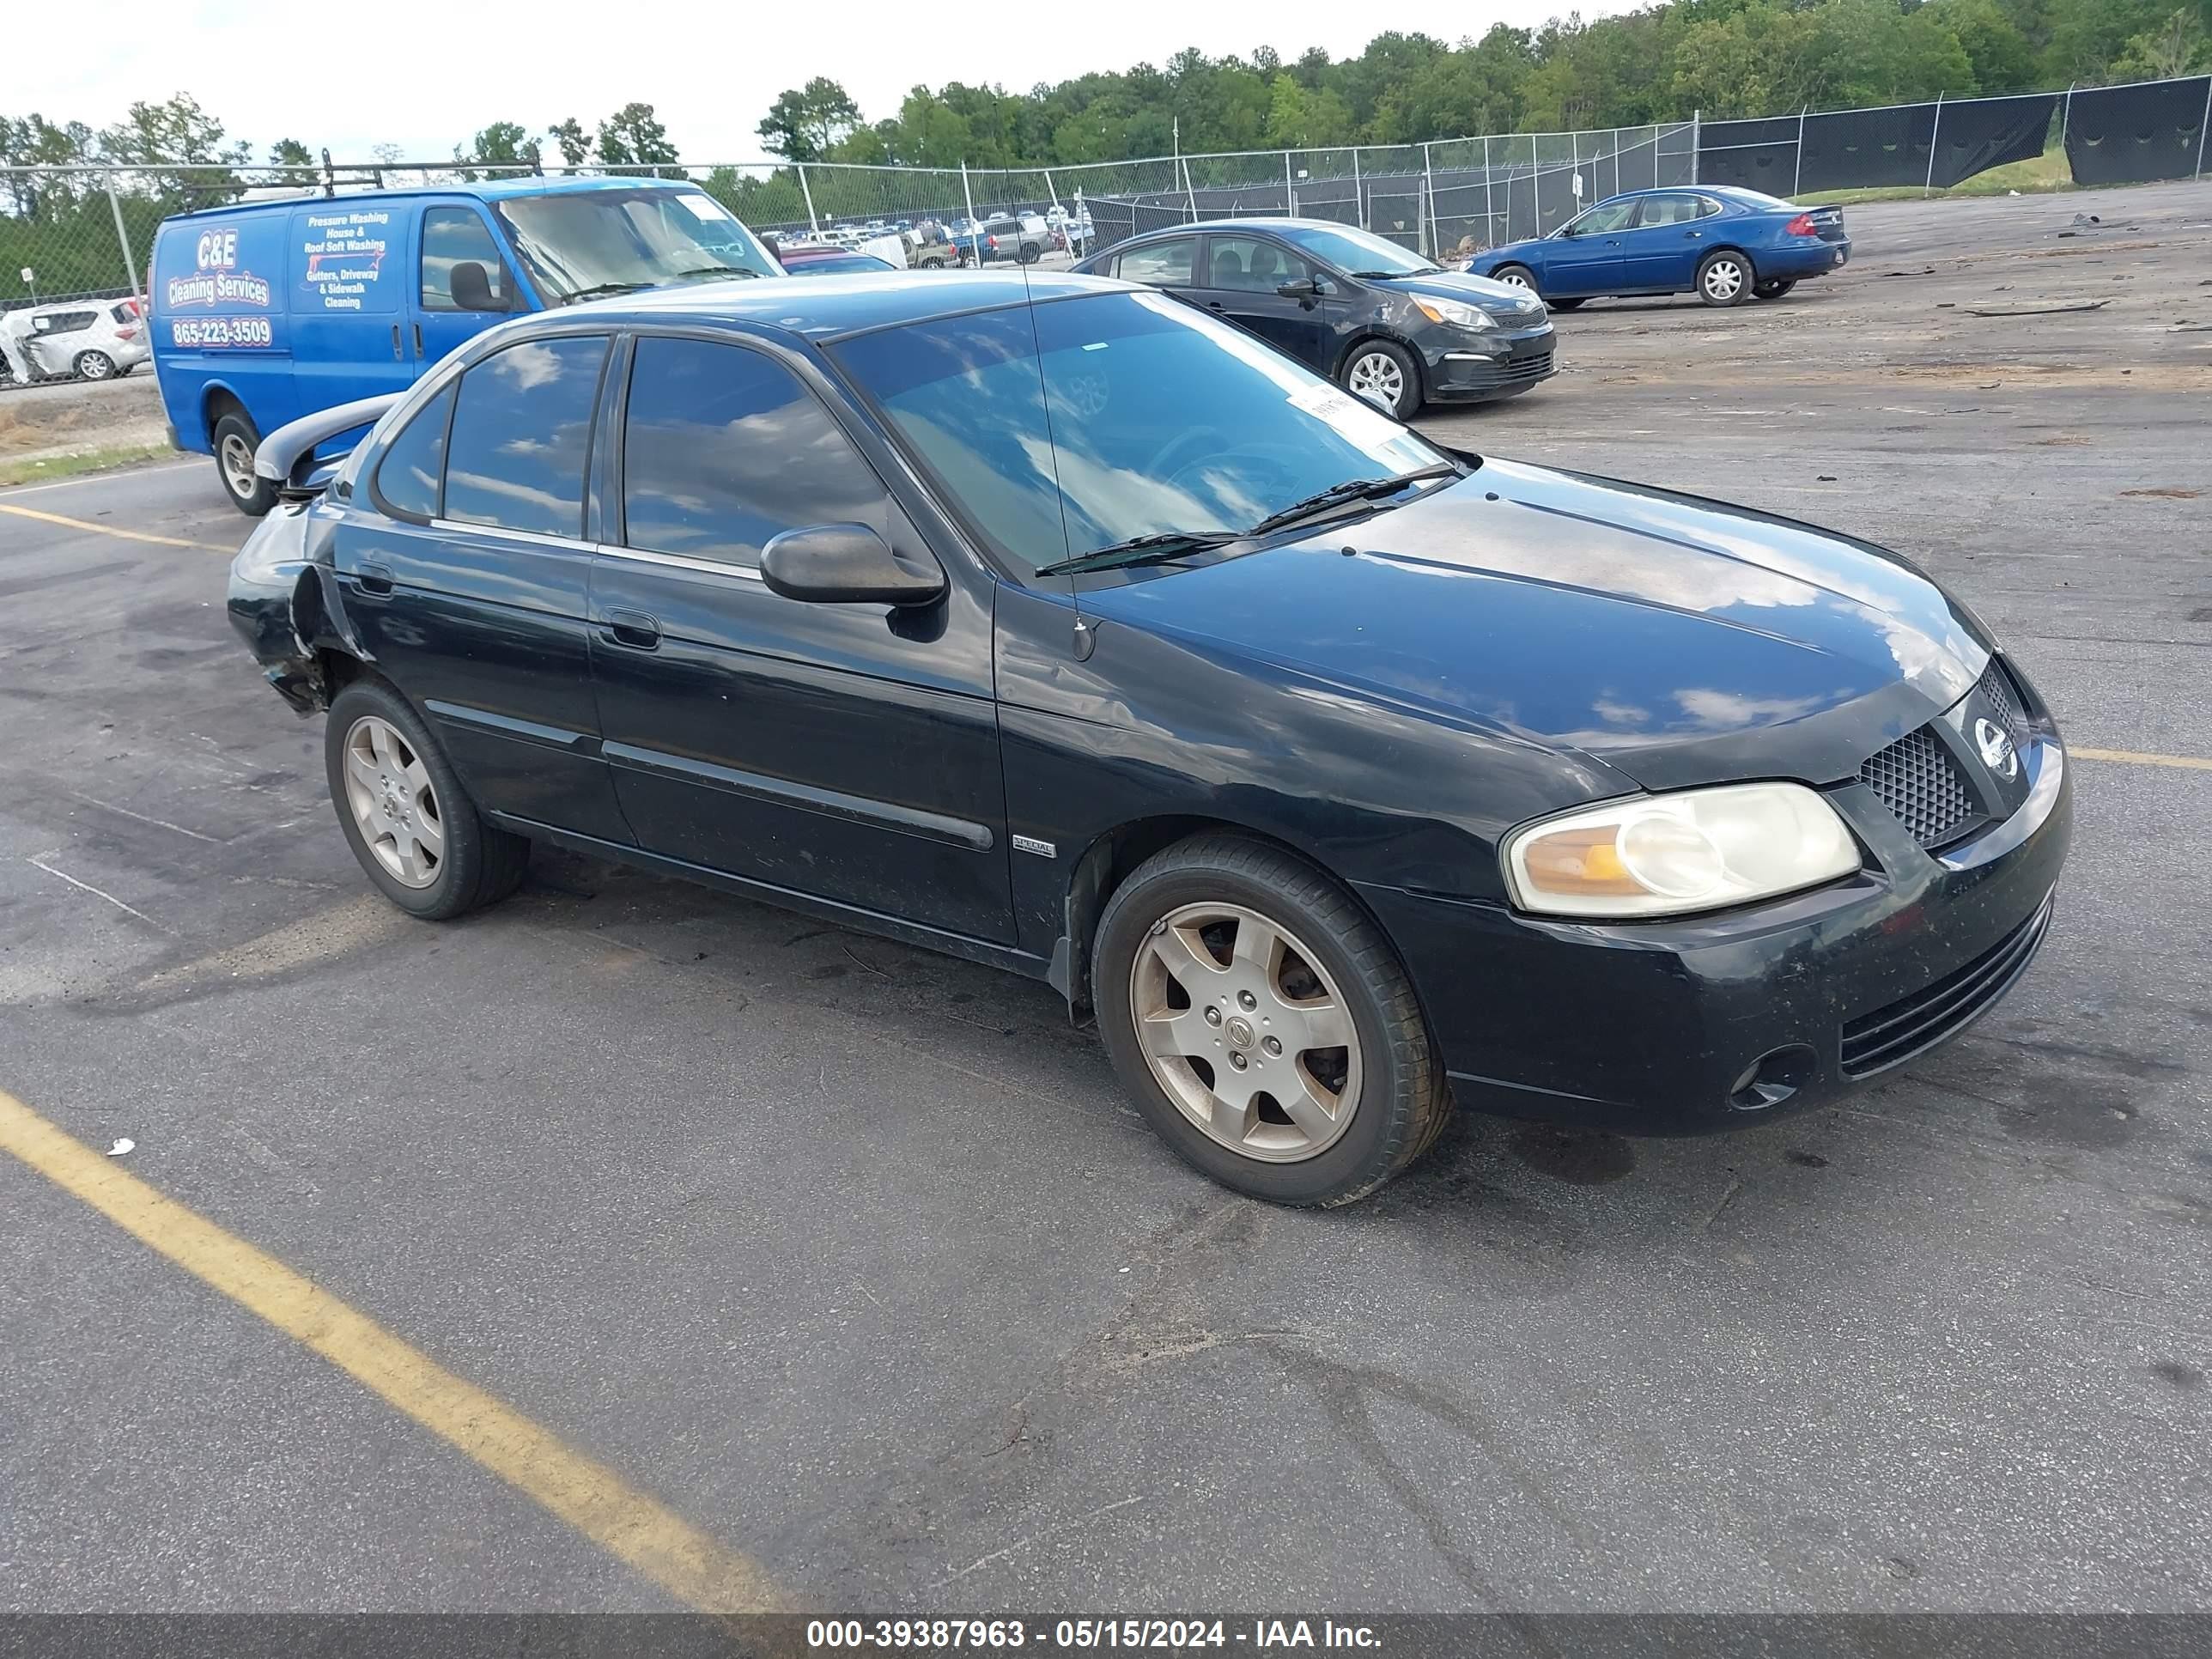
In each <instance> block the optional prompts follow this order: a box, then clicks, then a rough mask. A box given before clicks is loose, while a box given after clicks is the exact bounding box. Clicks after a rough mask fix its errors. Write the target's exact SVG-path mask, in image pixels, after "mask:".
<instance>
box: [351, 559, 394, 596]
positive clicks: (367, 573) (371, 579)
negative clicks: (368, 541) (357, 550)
mask: <svg viewBox="0 0 2212 1659" xmlns="http://www.w3.org/2000/svg"><path fill="white" fill-rule="evenodd" d="M359 574H360V576H361V591H362V592H364V593H389V592H391V591H392V567H391V566H390V565H388V564H374V563H371V564H364V565H363V566H362V568H361V570H360V573H359Z"/></svg>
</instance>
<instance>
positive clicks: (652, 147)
mask: <svg viewBox="0 0 2212 1659" xmlns="http://www.w3.org/2000/svg"><path fill="white" fill-rule="evenodd" d="M676 159H677V157H676V146H675V145H673V144H671V143H669V142H668V133H667V131H666V129H665V128H664V127H662V125H660V123H659V121H657V120H655V119H654V118H653V106H652V105H650V104H624V105H623V106H622V107H621V108H620V109H618V110H617V111H616V112H614V113H613V114H612V115H610V116H609V117H607V118H606V119H605V120H604V121H602V122H600V123H599V160H600V161H602V162H603V163H605V165H606V166H608V167H655V166H665V165H667V164H668V163H670V162H672V161H675V160H676Z"/></svg>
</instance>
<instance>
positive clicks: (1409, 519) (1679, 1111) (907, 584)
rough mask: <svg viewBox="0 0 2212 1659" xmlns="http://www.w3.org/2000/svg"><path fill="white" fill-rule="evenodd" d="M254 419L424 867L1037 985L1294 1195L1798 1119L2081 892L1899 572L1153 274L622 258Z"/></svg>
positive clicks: (2033, 944)
mask: <svg viewBox="0 0 2212 1659" xmlns="http://www.w3.org/2000/svg"><path fill="white" fill-rule="evenodd" d="M802 289H803V292H802ZM387 404H388V406H387ZM368 416H378V418H377V419H376V424H375V428H374V431H373V432H372V433H371V434H370V435H369V436H368V438H367V439H366V441H363V442H362V443H361V444H360V445H359V446H358V447H356V448H355V449H354V450H353V452H352V453H351V454H350V455H349V456H348V457H347V458H346V459H344V460H343V462H342V463H341V464H339V465H337V466H336V467H335V469H331V468H330V467H328V466H325V467H323V468H322V469H321V470H320V471H318V470H317V464H316V463H315V462H314V461H313V459H311V458H309V459H302V457H308V456H309V455H310V447H311V446H312V444H313V443H314V442H316V441H321V440H327V439H330V438H331V437H333V436H335V435H336V434H337V430H338V428H337V426H336V425H333V422H338V423H344V422H360V421H361V420H362V419H364V418H366V417H368ZM259 459H260V463H261V465H262V467H263V469H264V473H265V474H266V475H267V476H270V477H283V478H284V479H285V480H286V483H287V491H288V494H289V496H290V497H291V498H292V500H291V501H290V503H289V505H288V506H287V507H285V508H284V510H283V511H280V512H278V513H275V514H273V515H272V516H271V517H270V518H269V519H268V520H266V521H264V523H263V525H262V526H260V527H259V528H258V530H257V531H256V532H255V533H254V536H253V538H252V541H251V542H249V543H248V544H247V545H246V548H245V550H243V551H242V552H241V553H240V555H239V556H238V559H237V561H236V562H235V564H234V567H233V571H232V586H231V597H230V609H231V615H232V617H233V619H234V622H235V623H236V624H237V625H238V627H239V628H240V629H241V631H242V632H243V633H244V634H245V635H246V638H247V640H248V641H250V642H251V644H252V649H253V652H254V653H255V655H256V656H257V657H258V659H260V660H261V662H262V664H263V665H264V667H265V669H266V671H267V674H268V678H269V679H270V681H271V683H272V684H275V686H276V689H277V690H279V691H280V692H281V693H283V696H285V698H286V699H287V700H288V701H289V702H291V703H292V704H293V705H294V706H295V708H299V709H301V710H302V711H313V710H318V709H326V710H327V711H328V718H327V724H326V731H327V737H326V739H325V750H326V753H327V756H328V767H329V774H330V785H331V795H332V797H333V799H334V800H335V802H336V805H337V818H338V823H339V826H340V827H341V829H343V832H344V834H345V836H346V837H347V839H348V840H349V842H351V843H352V846H353V848H354V852H355V854H356V856H357V857H358V858H359V860H360V861H361V865H362V868H363V870H365V871H366V872H368V878H369V880H370V881H371V882H373V883H374V884H375V885H376V886H377V887H378V888H379V889H380V890H381V891H382V892H383V893H384V894H385V895H386V896H387V897H389V898H390V899H391V900H392V902H394V903H395V904H398V905H399V906H400V907H401V908H404V909H406V910H408V911H410V912H411V913H412V914H414V915H418V916H422V917H428V918H443V917H449V916H455V915H460V914H461V913H463V912H464V911H467V910H470V909H472V908H476V907H477V906H480V905H483V904H487V903H489V902H493V901H494V900H496V899H498V898H499V897H501V896H502V895H503V894H505V893H507V891H509V890H512V889H513V887H514V885H515V884H516V883H517V882H518V881H519V880H520V878H521V876H522V873H523V867H524V862H525V860H526V857H527V855H528V853H529V849H530V847H531V845H532V842H552V843H556V844H559V845H562V846H564V847H568V848H575V849H579V850H580V851H582V852H584V853H586V854H592V855H595V856H600V857H605V858H611V859H620V860H629V861H630V862H632V863H635V864H637V865H641V866H644V867H645V868H647V869H648V870H653V871H658V872H663V873H665V874H670V875H676V876H681V877H684V878H690V879H693V880H697V881H702V882H708V883H711V884H715V885H718V886H721V887H726V888H729V889H732V890H736V891H738V892H741V893H744V894H747V895H750V896H757V897H764V898H767V899H770V900H773V901H775V902H778V903H781V904H787V905H789V906H791V907H792V908H796V909H799V910H803V911H805V912H808V913H810V914H811V915H817V916H820V917H824V918H827V919H829V920H831V921H836V922H839V923H842V924H846V925H848V926H852V927H860V928H866V929H871V930H873V931H876V932H879V933H884V934H887V935H890V937H892V938H895V939H903V940H907V941H908V942H911V943H914V944H918V945H928V946H932V947H934V948H936V949H939V950H943V951H951V952H953V953H955V954H957V955H959V956H963V957H970V958H973V959H975V960H978V961H981V962H986V963H994V964H996V965H998V966H1000V967H1003V968H1006V969H1012V971H1014V972H1017V973H1022V974H1027V975H1033V976H1035V977H1036V978H1040V979H1043V980H1047V981H1049V982H1050V983H1051V984H1052V985H1053V987H1054V988H1055V989H1057V990H1058V991H1060V993H1061V994H1064V995H1065V996H1066V999H1067V1001H1068V1004H1069V1006H1070V1008H1071V1010H1072V1011H1073V1012H1077V1013H1079V1014H1081V1013H1086V1012H1087V1013H1091V1014H1095V1016H1096V1017H1097V1022H1098V1024H1099V1027H1100V1029H1101V1030H1102V1031H1103V1034H1104V1037H1105V1044H1106V1048H1107V1052H1108V1054H1109V1055H1110V1056H1111V1058H1112V1060H1113V1063H1114V1065H1115V1068H1116V1069H1117V1070H1118V1072H1119V1073H1121V1078H1122V1079H1123V1081H1124V1082H1125V1084H1126V1085H1127V1087H1128V1089H1129V1091H1131V1093H1132V1094H1133V1096H1134V1097H1135V1099H1136V1101H1137V1103H1139V1105H1140V1106H1141V1107H1142V1109H1143V1110H1144V1112H1145V1114H1146V1116H1147V1117H1148V1118H1149V1119H1150V1121H1152V1124H1153V1126H1154V1127H1156V1128H1157V1129H1158V1132H1159V1133H1160V1134H1161V1136H1162V1137H1163V1138H1164V1139H1166V1140H1167V1142H1168V1143H1169V1144H1170V1146H1173V1147H1174V1148H1175V1150H1176V1152H1179V1153H1181V1154H1182V1156H1183V1157H1184V1158H1187V1159H1188V1160H1189V1161H1190V1162H1191V1163H1192V1164H1195V1165H1196V1166H1197V1167H1198V1168H1199V1169H1200V1170H1203V1171H1205V1172H1206V1174H1208V1175H1210V1176H1213V1177H1214V1178H1216V1179H1217V1180H1219V1181H1221V1182H1225V1183H1226V1184H1228V1185H1230V1186H1231V1187H1234V1188H1238V1189H1239V1190H1242V1191H1243V1192H1247V1193H1250V1194H1255V1195H1257V1196H1260V1197H1263V1198H1268V1199H1273V1200H1282V1201H1285V1202H1291V1203H1322V1204H1327V1203H1337V1202H1341V1201H1344V1200H1349V1199H1352V1198H1356V1197H1358V1196H1359V1195H1360V1194H1364V1193H1366V1192H1368V1191H1370V1190H1371V1189H1372V1188H1375V1187H1376V1186H1377V1185H1378V1184H1379V1183H1381V1182H1384V1181H1386V1180H1388V1179H1389V1177H1391V1176H1393V1175H1395V1174H1396V1173H1397V1172H1398V1171H1399V1170H1402V1169H1404V1168H1405V1167H1406V1166H1407V1164H1410V1163H1411V1162H1412V1161H1413V1159H1414V1158H1417V1157H1418V1156H1419V1154H1420V1152H1422V1150H1423V1149H1424V1148H1425V1147H1426V1146H1429V1145H1430V1143H1431V1141H1433V1140H1434V1139H1435V1138H1436V1136H1437V1133H1438V1131H1439V1129H1440V1127H1442V1125H1443V1121H1444V1120H1445V1116H1446V1113H1447V1111H1448V1109H1449V1105H1450V1104H1451V1103H1452V1102H1453V1101H1455V1100H1457V1101H1458V1102H1460V1103H1464V1104H1466V1105H1468V1106H1470V1107H1474V1108H1478V1109H1483V1110H1486V1111H1494V1112H1499V1113H1505V1114H1510V1115H1517V1116H1527V1117H1537V1118H1546V1119H1551V1120H1555V1121H1563V1122H1568V1123H1577V1124H1585V1125H1601V1126H1604V1127H1608V1128H1612V1129H1616V1130H1623V1131H1627V1132H1630V1133H1681V1132H1691V1131H1700V1130H1708V1129H1718V1128H1723V1127H1731V1126H1734V1125H1739V1124H1749V1123H1756V1122H1759V1121H1763V1120H1765V1119H1767V1118H1770V1117H1772V1116H1774V1115H1777V1114H1778V1113H1782V1112H1786V1111H1789V1110H1790V1109H1795V1108H1797V1107H1799V1106H1802V1105H1803V1104H1804V1103H1808V1102H1812V1101H1815V1100H1818V1099H1820V1098H1823V1097H1830V1096H1832V1095H1834V1094H1835V1093H1837V1092H1838V1091H1842V1090H1844V1089H1848V1088H1850V1086H1852V1085H1856V1084H1858V1083H1861V1082H1863V1081H1865V1080H1867V1079H1871V1078H1874V1077H1876V1076H1879V1075H1881V1074H1882V1073H1886V1072H1887V1071H1888V1070H1889V1069H1890V1068H1891V1067H1893V1066H1898V1065H1899V1064H1901V1063H1903V1062H1904V1061H1906V1060H1911V1059H1912V1058H1914V1057H1915V1056H1917V1055H1918V1054H1923V1053H1925V1052H1926V1051H1927V1050H1928V1049H1929V1048H1932V1047H1934V1046H1935V1045H1936V1044H1937V1043H1939V1042H1942V1041H1944V1040H1945V1039H1946V1038H1948V1037H1950V1036H1954V1035H1955V1034H1956V1033H1957V1032H1958V1031H1959V1030H1960V1029H1961V1028H1962V1027H1964V1026H1965V1025H1966V1024H1967V1023H1968V1022H1969V1021H1971V1020H1972V1019H1973V1018H1975V1017H1977V1016H1978V1015H1979V1014H1981V1013H1983V1012H1986V1011H1987V1010H1988V1009H1989V1008H1990V1006H1991V1005H1992V1004H1993V1003H1995V1002H1996V1000H1997V999H1998V998H1999V997H2001V996H2002V994H2004V992H2005V991H2006V990H2007V989H2008V987H2010V986H2011V985H2012V984H2013V982H2014V981H2015V980H2016V979H2018V977H2019V976H2020V975H2021V972H2022V971H2023V970H2024V969H2026V967H2027V963H2028V961H2029V959H2030V958H2031V957H2033V954H2034V952H2035V951H2036V948H2037V946H2038V945H2039V944H2040V942H2041V940H2042V938H2043V935H2044V932H2045V928H2046V927H2047V926H2048V924H2049V921H2050V918H2051V901H2052V890H2053V887H2054V885H2055V884H2056V883H2057V878H2058V872H2059V866H2060V865H2061V863H2062V862H2063V859H2064V856H2065V852H2066V846H2067V840H2068V835H2069V818H2070V813H2069V797H2068V786H2067V782H2066V778H2065V769H2064V764H2063V750H2062V749H2061V747H2060V744H2059V739H2058V736H2057V732H2056V730H2055V729H2054V726H2053V725H2052V721H2051V715H2050V712H2049V711H2048V709H2047V708H2045V705H2044V703H2043V702H2042V700H2041V699H2040V698H2039V696H2037V695H2036V692H2035V690H2034V688H2033V686H2032V685H2031V684H2029V683H2028V681H2027V677H2026V676H2025V675H2024V674H2023V673H2022V672H2021V671H2020V669H2019V668H2018V667H2017V666H2016V665H2015V664H2013V663H2012V662H2011V660H2010V659H2008V658H2007V657H2005V656H2004V655H2003V654H2002V653H2000V652H1998V651H1997V650H1996V647H1995V645H1994V643H1993V642H1992V641H1990V638H1989V636H1988V634H1987V632H1986V630H1985V629H1984V628H1983V627H1982V626H1981V625H1980V624H1979V623H1978V621H1977V620H1976V619H1975V617H1973V616H1972V613H1971V612H1970V611H1967V610H1966V607H1965V606H1964V605H1960V604H1958V603H1956V602H1954V601H1953V600H1952V599H1948V598H1947V597H1946V595H1945V594H1944V593H1943V592H1942V590H1941V589H1940V588H1938V587H1937V586H1936V584H1935V583H1933V582H1932V581H1930V580H1929V579H1928V578H1927V577H1926V576H1924V575H1923V574H1920V572H1918V571H1917V570H1916V569H1915V568H1912V567H1911V565H1909V564H1907V563H1906V562H1905V561H1903V560H1902V559H1899V558H1898V557H1896V556H1893V555H1891V554H1888V553H1885V552H1883V551H1882V550H1880V549H1878V548H1875V547H1871V546H1869V545H1868V544H1865V543H1863V542H1857V541H1853V540H1850V539H1849V538H1844V537H1841V536H1838V535H1835V534H1832V533H1830V532H1825V531H1821V530H1817V529H1814V528H1812V527H1811V526H1806V525H1802V524H1796V523H1793V522H1791V521H1790V520H1784V519H1778V518H1774V517H1771V516H1769V515H1768V514H1765V513H1754V512H1750V511H1747V510H1746V509H1743V508H1741V507H1729V506H1725V505H1723V504H1721V503H1718V502H1714V501H1700V500H1697V499H1694V498H1692V497H1689V496H1686V495H1679V494H1676V493H1674V492H1673V491H1669V490H1666V489H1654V488H1650V487H1648V486H1644V485H1641V484H1629V483H1617V482H1613V481H1612V480H1608V479H1603V478H1596V477H1585V476H1582V475H1577V474H1570V473H1562V472H1555V471H1546V470H1544V469H1541V468H1537V467H1532V466H1523V465H1517V464H1514V463H1510V462H1502V461H1497V460H1492V459H1484V458H1481V457H1478V456H1475V455H1472V454H1464V453H1455V452H1453V451H1449V450H1446V449H1443V448H1439V447H1437V446H1436V445H1435V444H1433V443H1431V442H1430V441H1427V440H1425V439H1424V438H1422V437H1421V436H1419V435H1418V434H1416V433H1414V432H1412V431H1410V430H1408V429H1407V428H1404V427H1402V426H1400V425H1399V424H1397V423H1396V422H1394V421H1392V420H1390V419H1389V418H1388V417H1387V416H1384V415H1383V414H1382V413H1380V412H1379V411H1377V410H1375V409H1373V408H1372V407H1370V405H1368V404H1365V403H1364V402H1362V401H1360V400H1359V399H1358V398H1353V397H1351V396H1349V395H1348V394H1346V392H1342V391H1340V389H1338V388H1337V387H1335V386H1332V385H1330V384H1329V383H1328V381H1326V380H1322V379H1320V378H1319V377H1317V376H1316V375H1314V374H1311V373H1310V372H1309V371H1307V370H1306V369H1304V368H1301V367H1300V366H1298V365H1297V363H1295V362H1291V360H1290V359H1288V358H1287V357H1285V356H1280V355H1279V354H1278V353H1276V352H1275V351H1273V350H1272V349H1270V348H1268V347H1267V345H1266V344H1265V343H1262V342H1261V341H1259V340H1257V339H1255V338H1254V337H1252V336H1251V335H1250V334H1249V333H1247V332H1245V331H1243V330H1241V329H1238V328H1237V327H1234V326H1232V325H1227V324H1224V323H1222V322H1220V321H1218V320H1217V319H1213V318H1212V317H1210V316H1208V315H1206V314H1205V313H1202V312H1200V311H1197V310H1194V308H1192V307H1189V306H1187V305H1185V304H1182V303H1181V302H1179V301H1176V300H1173V299H1171V298H1170V297H1168V296H1166V295H1161V294H1158V293H1156V292H1152V291H1150V290H1148V289H1141V288H1132V287H1129V286H1127V285H1124V284H1121V283H1115V282H1113V281H1110V280H1106V279H1102V278H1096V277H1087V276H1069V275H1057V276H1045V275H1033V276H1030V277H1029V278H1028V280H1027V282H1026V283H1024V279H1023V276H1021V275H1020V274H1019V273H1013V272H1009V273H1005V274H993V273H972V274H968V275H964V276H950V277H948V276H941V275H934V274H933V275H932V276H927V277H919V276H825V277H820V278H817V279H814V280H811V281H809V282H807V283H804V284H800V283H796V282H793V283H765V282H763V283H743V284H738V283H732V284H729V285H727V286H726V287H717V288H714V289H684V290H679V291H674V292H668V293H663V294H656V295H637V296H634V297H629V298H625V299H621V300H615V301H606V302H604V303H602V304H598V305H592V306H586V307H579V308H574V309H570V310H566V311H562V312H558V313H548V314H545V315H543V316H535V317H531V318H527V319H517V320H515V321H513V322H509V323H507V324H505V325H501V326H500V327H497V328H495V329H493V330H491V331H489V332H487V333H485V334H483V335H482V336H480V337H477V339H476V340H474V341H473V342H471V343H470V344H469V345H468V346H467V347H465V349H463V350H462V351H461V352H460V353H459V355H457V356H453V357H451V358H448V359H447V360H446V361H445V362H443V363H441V364H440V365H438V366H437V367H436V368H433V369H432V370H431V371H430V372H429V373H428V374H427V375H425V376H424V378H423V379H422V380H421V381H419V382H418V383H417V384H416V386H414V387H413V388H412V389H411V390H410V391H408V392H405V393H404V394H400V395H398V397H397V398H393V399H390V400H386V401H384V402H373V403H371V404H368V405H356V406H354V407H353V408H352V409H351V410H338V411H332V412H331V413H329V414H326V415H325V416H319V417H316V418H315V419H314V420H312V421H309V422H300V423H297V424H295V426H294V427H291V428H285V429H284V430H283V431H282V432H280V433H278V434H276V435H274V436H272V437H271V438H270V440H269V441H268V442H267V443H266V444H265V445H264V447H263V449H262V452H261V455H260V457H259Z"/></svg>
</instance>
